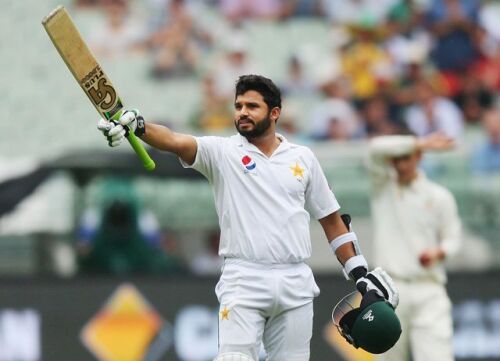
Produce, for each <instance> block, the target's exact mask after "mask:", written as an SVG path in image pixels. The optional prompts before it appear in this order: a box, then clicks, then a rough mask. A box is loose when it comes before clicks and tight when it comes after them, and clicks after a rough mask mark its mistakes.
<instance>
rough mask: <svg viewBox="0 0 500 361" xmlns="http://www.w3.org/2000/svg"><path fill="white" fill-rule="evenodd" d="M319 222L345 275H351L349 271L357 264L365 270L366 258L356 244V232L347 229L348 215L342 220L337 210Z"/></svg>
mask: <svg viewBox="0 0 500 361" xmlns="http://www.w3.org/2000/svg"><path fill="white" fill-rule="evenodd" d="M344 216H345V215H343V216H342V217H344ZM319 222H320V223H321V226H322V227H323V230H324V231H325V235H326V237H327V239H328V241H329V243H330V247H331V248H332V250H333V251H334V252H335V256H336V257H337V259H338V261H339V262H340V263H341V264H342V266H343V267H344V271H345V274H346V276H353V275H351V274H350V273H351V271H352V270H353V269H354V268H356V267H357V266H359V265H362V266H364V268H365V272H366V269H367V265H366V260H365V259H364V257H363V256H362V255H361V254H360V253H359V247H358V246H356V244H357V238H356V234H355V233H354V232H351V231H350V230H349V224H348V223H350V217H349V220H348V221H344V220H343V219H342V218H341V216H340V214H339V212H335V213H332V214H330V215H329V216H327V217H325V218H323V219H320V220H319ZM356 247H357V248H358V249H356Z"/></svg>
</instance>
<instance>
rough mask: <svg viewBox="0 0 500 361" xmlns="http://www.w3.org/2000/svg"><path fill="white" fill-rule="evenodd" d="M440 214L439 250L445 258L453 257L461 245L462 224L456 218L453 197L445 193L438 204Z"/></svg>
mask: <svg viewBox="0 0 500 361" xmlns="http://www.w3.org/2000/svg"><path fill="white" fill-rule="evenodd" d="M440 204H441V207H442V210H441V212H440V214H441V217H442V219H441V221H440V225H441V232H440V233H441V235H440V238H441V248H442V249H443V251H444V253H445V255H446V257H450V256H453V255H454V254H456V253H457V252H458V250H459V249H460V246H461V243H462V237H461V231H462V224H461V222H460V217H459V216H458V209H457V204H456V202H455V198H453V195H452V194H451V193H450V192H449V191H446V192H445V193H444V195H443V197H442V200H441V202H440Z"/></svg>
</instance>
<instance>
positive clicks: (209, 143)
mask: <svg viewBox="0 0 500 361" xmlns="http://www.w3.org/2000/svg"><path fill="white" fill-rule="evenodd" d="M194 139H195V140H196V144H197V149H196V157H195V160H194V162H193V164H191V165H189V164H187V163H186V162H184V161H183V160H182V159H179V160H180V162H181V165H182V166H183V167H184V168H193V169H195V170H197V171H198V172H200V173H201V174H203V175H204V176H205V177H206V178H207V179H208V180H209V181H210V182H212V181H213V179H214V175H215V174H216V172H217V171H218V166H219V164H220V160H221V155H222V148H223V145H224V141H223V138H222V137H214V136H206V137H194Z"/></svg>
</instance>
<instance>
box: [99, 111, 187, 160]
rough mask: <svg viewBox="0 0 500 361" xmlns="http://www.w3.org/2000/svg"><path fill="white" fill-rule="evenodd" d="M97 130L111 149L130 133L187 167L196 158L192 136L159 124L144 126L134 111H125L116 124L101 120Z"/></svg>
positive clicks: (142, 119)
mask: <svg viewBox="0 0 500 361" xmlns="http://www.w3.org/2000/svg"><path fill="white" fill-rule="evenodd" d="M97 128H98V129H99V130H100V131H101V132H102V133H103V134H104V136H105V137H106V138H107V140H108V144H109V145H110V146H111V147H116V146H118V145H120V144H121V143H122V142H123V140H124V139H125V137H126V135H127V133H128V132H130V131H131V132H134V134H135V135H136V136H138V137H139V138H141V140H143V141H144V142H146V143H147V144H149V145H151V146H152V147H154V148H157V149H160V150H164V151H167V152H172V153H174V154H176V155H177V156H178V157H179V158H181V159H182V160H183V161H184V162H185V163H187V164H189V165H190V164H193V162H194V160H195V158H196V152H197V143H196V139H195V138H194V137H193V136H191V135H188V134H181V133H176V132H173V131H172V130H170V129H169V128H167V127H165V126H163V125H159V124H152V123H147V125H146V123H145V122H144V118H143V117H142V116H141V115H140V113H139V111H138V110H135V109H134V110H126V111H125V112H124V113H123V115H122V116H121V117H120V119H119V121H118V123H115V122H112V121H109V120H106V119H103V118H101V119H99V121H98V123H97Z"/></svg>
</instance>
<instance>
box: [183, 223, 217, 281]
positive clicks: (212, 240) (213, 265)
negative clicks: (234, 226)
mask: <svg viewBox="0 0 500 361" xmlns="http://www.w3.org/2000/svg"><path fill="white" fill-rule="evenodd" d="M219 243H220V231H219V230H218V229H217V230H214V231H212V232H208V235H207V238H206V241H205V244H204V247H203V249H202V251H201V252H200V253H198V254H197V255H195V256H194V257H193V259H192V260H191V262H190V264H189V268H190V269H191V272H193V273H194V274H195V275H197V276H209V275H210V276H215V275H218V274H219V273H220V272H221V269H222V265H223V264H224V258H223V257H221V256H219Z"/></svg>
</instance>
